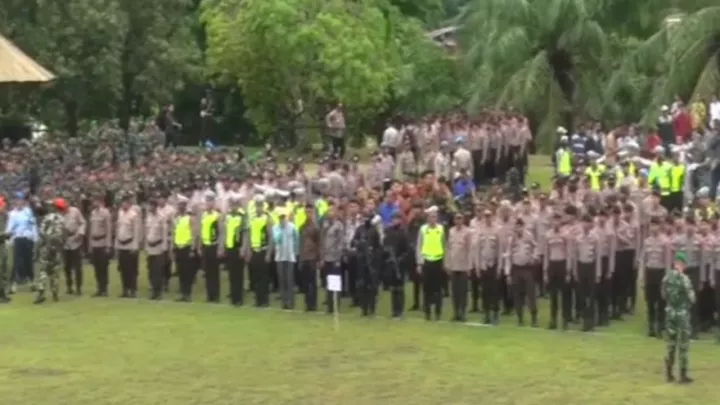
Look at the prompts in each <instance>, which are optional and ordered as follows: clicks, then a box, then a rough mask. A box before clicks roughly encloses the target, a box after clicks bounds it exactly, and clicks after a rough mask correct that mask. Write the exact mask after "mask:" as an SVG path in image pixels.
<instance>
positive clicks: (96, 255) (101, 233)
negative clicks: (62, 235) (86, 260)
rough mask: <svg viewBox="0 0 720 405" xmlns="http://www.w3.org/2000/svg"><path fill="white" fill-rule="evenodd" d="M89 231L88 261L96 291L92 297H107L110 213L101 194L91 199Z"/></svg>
mask: <svg viewBox="0 0 720 405" xmlns="http://www.w3.org/2000/svg"><path fill="white" fill-rule="evenodd" d="M89 233H90V238H89V244H90V261H91V263H92V265H93V269H94V270H95V282H96V283H97V292H96V293H95V295H93V297H107V288H108V263H109V261H110V254H111V253H112V215H111V214H110V210H108V209H107V208H106V207H105V199H104V196H102V195H98V196H97V197H95V200H94V201H93V209H92V212H91V213H90V230H89Z"/></svg>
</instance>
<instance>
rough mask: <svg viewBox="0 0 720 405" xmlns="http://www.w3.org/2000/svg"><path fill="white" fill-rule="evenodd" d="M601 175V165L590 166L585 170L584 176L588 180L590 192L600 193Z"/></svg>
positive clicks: (602, 170) (602, 167) (602, 168)
mask: <svg viewBox="0 0 720 405" xmlns="http://www.w3.org/2000/svg"><path fill="white" fill-rule="evenodd" d="M603 173H605V166H603V165H597V166H596V167H592V166H590V167H588V168H587V169H585V175H586V176H588V178H589V179H590V189H591V190H592V191H600V179H601V177H602V175H603Z"/></svg>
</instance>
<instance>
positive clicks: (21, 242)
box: [5, 193, 38, 292]
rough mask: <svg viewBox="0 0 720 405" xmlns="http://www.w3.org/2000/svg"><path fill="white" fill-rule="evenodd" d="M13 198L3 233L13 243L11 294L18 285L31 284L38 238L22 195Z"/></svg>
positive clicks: (33, 215) (35, 223)
mask: <svg viewBox="0 0 720 405" xmlns="http://www.w3.org/2000/svg"><path fill="white" fill-rule="evenodd" d="M15 198H16V199H17V201H16V205H15V208H14V209H13V210H12V211H10V213H9V214H8V221H7V225H6V226H5V233H6V234H7V235H9V237H10V238H11V240H12V242H13V253H14V255H13V257H14V261H13V285H12V287H11V292H14V290H15V286H16V285H17V284H18V283H20V284H24V283H26V282H28V281H30V282H32V280H33V278H34V273H33V250H34V249H35V241H37V238H38V227H37V219H36V218H35V213H34V212H33V210H32V209H31V208H30V206H29V204H28V202H27V200H26V199H25V196H24V195H23V194H22V193H17V194H16V195H15Z"/></svg>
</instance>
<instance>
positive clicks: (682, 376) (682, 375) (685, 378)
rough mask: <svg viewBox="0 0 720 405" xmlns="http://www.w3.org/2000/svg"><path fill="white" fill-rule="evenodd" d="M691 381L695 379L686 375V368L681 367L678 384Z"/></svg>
mask: <svg viewBox="0 0 720 405" xmlns="http://www.w3.org/2000/svg"><path fill="white" fill-rule="evenodd" d="M693 381H695V380H693V379H692V378H690V377H688V375H687V369H686V368H683V369H682V370H680V384H690V383H691V382H693Z"/></svg>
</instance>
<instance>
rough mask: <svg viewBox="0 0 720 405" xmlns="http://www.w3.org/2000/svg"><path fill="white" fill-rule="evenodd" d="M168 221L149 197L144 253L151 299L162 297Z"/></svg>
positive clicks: (154, 200) (155, 201)
mask: <svg viewBox="0 0 720 405" xmlns="http://www.w3.org/2000/svg"><path fill="white" fill-rule="evenodd" d="M168 235H169V231H168V221H167V217H166V216H165V214H164V213H162V212H161V211H160V209H159V207H158V201H157V200H156V199H151V200H150V204H149V206H148V213H147V216H146V217H145V253H146V254H147V268H148V276H149V278H150V288H151V291H152V292H151V296H150V299H151V300H159V299H161V298H162V291H163V287H164V286H165V275H164V271H165V262H166V260H167V252H168V246H169V238H168Z"/></svg>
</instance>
